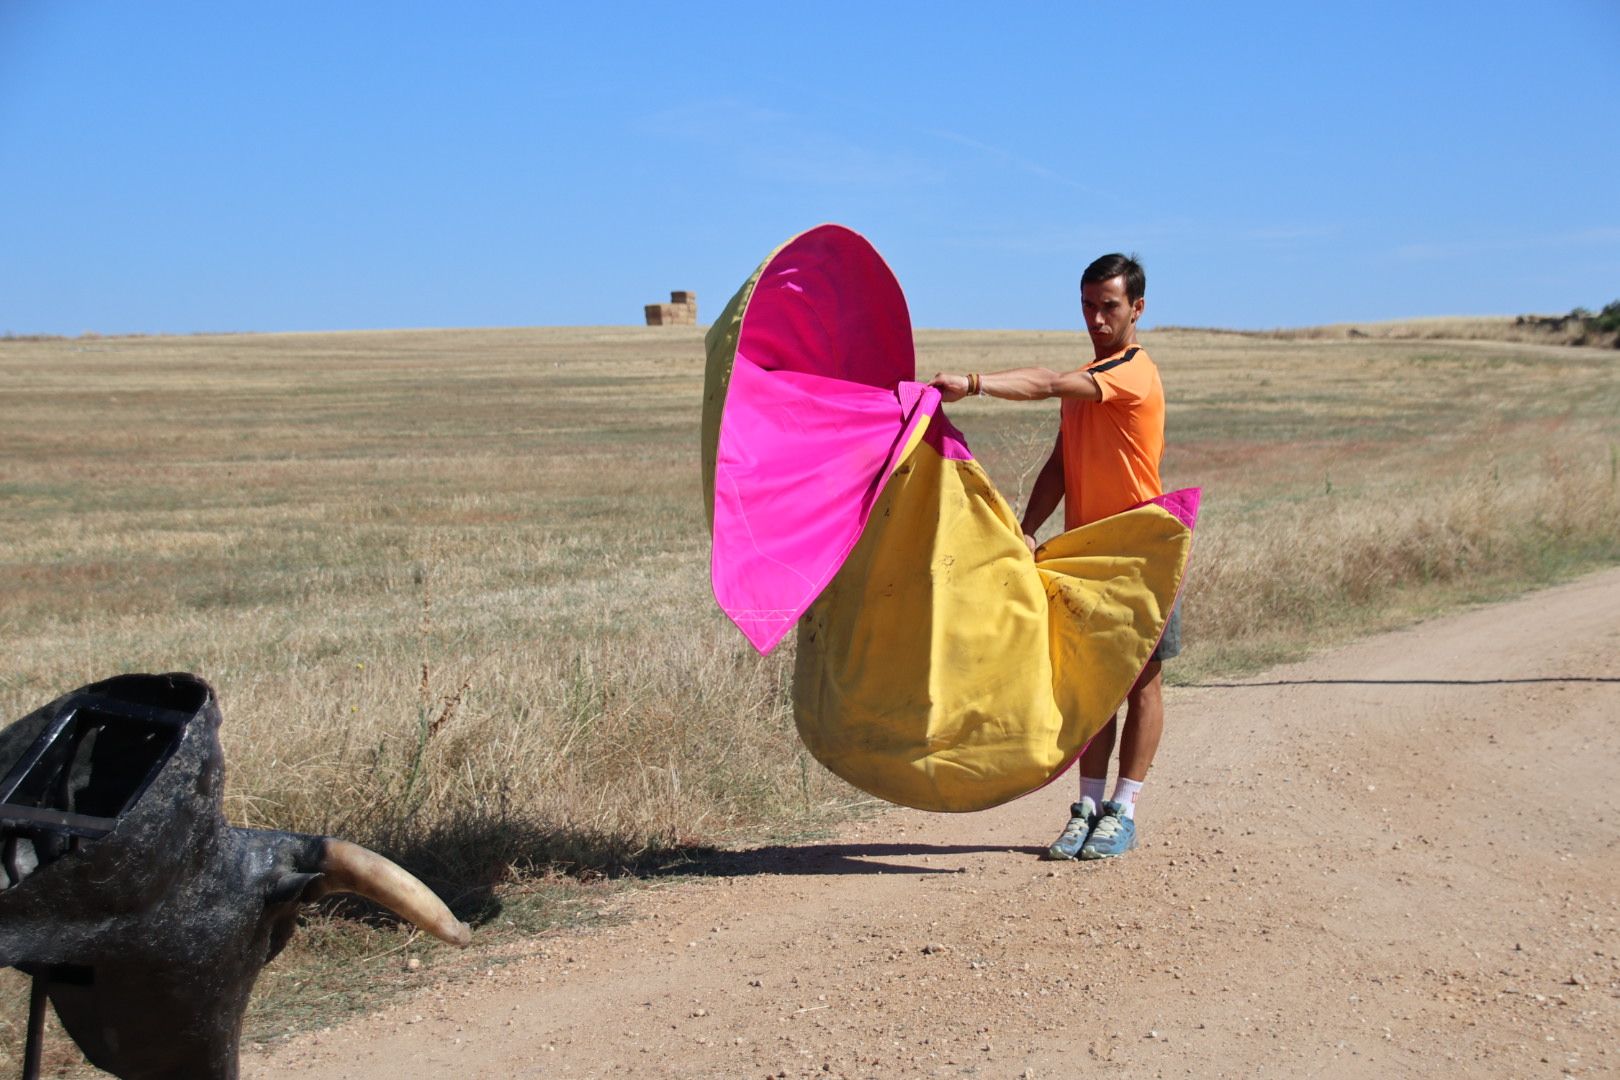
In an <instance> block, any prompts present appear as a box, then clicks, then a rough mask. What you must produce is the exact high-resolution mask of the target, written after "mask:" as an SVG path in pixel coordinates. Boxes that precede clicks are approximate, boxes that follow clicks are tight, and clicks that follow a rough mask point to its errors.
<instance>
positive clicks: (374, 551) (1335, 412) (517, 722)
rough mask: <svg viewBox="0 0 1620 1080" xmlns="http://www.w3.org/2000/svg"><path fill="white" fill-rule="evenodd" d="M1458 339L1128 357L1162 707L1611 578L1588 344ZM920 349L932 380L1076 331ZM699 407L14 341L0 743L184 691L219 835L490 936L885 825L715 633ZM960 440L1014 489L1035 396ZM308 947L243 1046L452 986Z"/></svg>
mask: <svg viewBox="0 0 1620 1080" xmlns="http://www.w3.org/2000/svg"><path fill="white" fill-rule="evenodd" d="M1614 307H1615V305H1610V308H1614ZM1610 308H1605V309H1604V313H1602V315H1600V316H1597V317H1594V318H1595V319H1601V318H1603V317H1606V316H1607V315H1608V314H1610ZM1614 314H1615V315H1616V317H1620V311H1616V312H1615V313H1614ZM1467 336H1468V335H1466V334H1462V333H1459V334H1458V336H1454V337H1446V338H1442V337H1435V338H1433V339H1430V338H1426V337H1423V336H1401V335H1397V334H1393V333H1390V334H1383V333H1376V332H1374V330H1373V329H1364V330H1363V331H1362V332H1361V334H1360V336H1352V335H1349V334H1344V335H1330V334H1323V335H1321V336H1319V337H1314V338H1313V337H1310V336H1307V335H1293V336H1289V335H1283V334H1273V335H1235V334H1227V333H1219V332H1213V331H1191V330H1165V331H1159V332H1149V334H1148V335H1147V336H1146V344H1147V345H1148V347H1149V348H1150V349H1151V351H1152V352H1153V355H1154V357H1155V359H1156V360H1157V361H1158V363H1159V365H1160V367H1161V369H1162V371H1163V373H1164V379H1165V384H1166V389H1167V392H1168V396H1169V400H1170V409H1169V428H1170V431H1169V445H1170V450H1169V455H1168V457H1167V460H1166V463H1165V473H1166V482H1167V485H1168V486H1172V487H1176V486H1190V485H1198V486H1202V487H1203V488H1204V490H1205V510H1204V518H1203V521H1202V522H1201V525H1200V531H1199V534H1198V540H1197V543H1196V546H1195V552H1194V568H1193V571H1192V576H1191V579H1190V583H1189V585H1188V590H1187V594H1186V600H1185V603H1186V625H1187V639H1188V651H1187V653H1186V654H1185V655H1184V658H1183V659H1182V660H1181V661H1179V662H1178V663H1177V664H1176V665H1173V666H1172V667H1171V668H1170V669H1169V671H1168V673H1169V675H1170V677H1171V680H1172V683H1175V682H1182V683H1186V682H1195V681H1198V680H1200V679H1203V678H1206V677H1208V676H1210V675H1213V674H1216V673H1220V674H1230V673H1233V672H1236V671H1241V670H1252V669H1255V668H1256V667H1258V666H1260V665H1264V664H1268V663H1271V662H1274V661H1277V660H1281V659H1286V658H1288V657H1292V656H1297V655H1300V654H1301V653H1303V652H1304V651H1307V650H1309V649H1311V648H1314V647H1318V646H1321V645H1323V644H1327V643H1330V642H1333V641H1337V640H1340V639H1343V638H1345V637H1348V636H1352V635H1356V634H1362V633H1366V632H1368V631H1371V630H1375V629H1379V628H1383V627H1388V626H1392V625H1397V624H1400V623H1403V622H1408V621H1411V620H1413V619H1416V618H1420V617H1423V616H1426V615H1429V614H1432V613H1434V612H1438V611H1441V610H1444V609H1446V608H1449V607H1453V606H1456V605H1458V604H1463V603H1471V602H1479V601H1484V600H1489V599H1493V598H1499V597H1502V596H1506V595H1509V594H1512V593H1514V592H1517V591H1522V590H1523V589H1525V588H1528V587H1532V586H1535V585H1538V584H1543V583H1548V582H1552V581H1556V580H1560V579H1563V578H1566V577H1569V576H1571V575H1574V574H1577V573H1580V572H1582V571H1585V570H1588V569H1591V568H1594V567H1598V566H1602V565H1608V564H1613V563H1615V562H1620V527H1617V526H1620V368H1617V367H1616V359H1615V355H1614V353H1613V352H1612V351H1607V350H1600V349H1591V348H1574V347H1568V346H1563V345H1557V344H1546V343H1542V342H1536V341H1501V340H1465V338H1466V337H1467ZM918 342H919V359H918V366H919V369H920V370H921V371H922V373H923V375H924V377H926V375H927V374H928V373H930V372H932V371H934V370H936V369H938V370H953V371H975V370H977V371H983V370H993V369H996V368H1001V367H1007V366H1014V365H1021V364H1031V363H1039V364H1044V365H1047V366H1052V367H1059V366H1067V365H1070V364H1072V363H1073V360H1074V357H1075V355H1076V354H1075V349H1076V348H1077V347H1078V345H1079V344H1080V343H1079V342H1078V340H1077V338H1076V336H1075V335H1066V334H1056V333H1022V332H995V333H992V332H969V331H923V332H920V333H919V335H918ZM701 384H702V332H701V330H694V329H687V328H607V329H595V330H592V329H546V330H506V331H421V332H410V333H405V332H397V333H366V334H327V335H263V336H219V337H207V336H199V337H185V338H160V337H151V338H101V339H96V338H81V339H61V340H10V341H4V342H0V388H3V391H4V400H5V402H6V406H5V409H4V412H3V413H0V597H3V600H0V645H3V648H4V650H5V654H6V655H7V657H8V658H9V663H8V664H7V665H6V668H5V670H3V671H0V722H6V723H9V722H10V721H12V720H15V719H16V718H18V717H20V716H22V715H23V714H25V713H27V712H28V711H30V710H32V709H34V708H36V707H37V706H39V705H41V704H43V703H44V702H46V701H48V700H50V699H51V698H53V697H55V696H57V695H59V694H61V693H63V692H65V691H67V690H69V689H72V688H73V687H75V686H78V685H80V684H82V683H85V682H88V681H91V680H93V679H98V678H103V677H106V676H108V675H111V674H114V673H117V672H121V671H168V670H189V671H194V672H197V673H199V674H201V675H202V676H204V677H205V678H207V679H209V680H210V681H211V682H212V683H213V684H214V686H215V688H216V689H217V690H218V692H219V695H220V698H221V702H222V707H223V711H224V716H225V726H224V728H223V732H222V734H223V739H224V742H225V748H226V760H227V762H228V766H229V770H230V772H229V792H228V801H227V813H228V814H229V816H230V817H231V819H232V820H233V821H234V822H236V823H238V824H243V825H255V826H266V827H275V828H287V829H296V830H301V831H307V832H327V833H332V834H336V835H341V836H345V837H347V838H349V839H353V840H356V841H358V842H360V843H363V844H366V845H368V846H371V847H374V848H376V849H377V850H379V851H382V852H383V853H385V854H388V855H390V856H391V857H394V858H396V859H398V860H399V861H401V862H403V863H405V864H406V865H407V866H408V867H409V868H411V869H412V870H413V871H415V872H417V873H419V874H420V875H421V876H422V877H424V878H425V879H426V880H427V881H429V883H431V884H433V885H434V886H435V887H436V888H438V889H439V890H440V891H441V893H443V894H444V895H445V896H446V898H447V899H448V900H450V901H451V903H452V905H453V906H454V907H456V908H457V910H458V912H459V913H460V914H462V915H463V916H465V917H470V918H472V919H474V920H475V922H478V923H479V926H478V928H477V929H478V930H479V932H480V934H481V936H482V938H483V940H485V941H486V942H495V943H497V944H498V943H500V942H503V941H505V942H512V941H515V940H517V939H518V938H519V937H521V936H522V935H525V934H530V933H532V932H533V931H534V930H536V929H543V928H545V927H547V926H550V925H554V924H555V923H556V922H557V921H558V920H559V919H564V920H565V919H568V918H573V917H574V915H573V913H575V912H584V911H594V912H600V911H601V910H603V909H602V907H601V905H600V903H599V902H598V901H599V900H600V898H602V897H604V896H611V895H614V891H615V890H616V889H617V888H619V887H621V885H622V883H623V882H624V881H625V880H627V879H634V878H637V877H643V878H644V877H646V876H649V875H656V874H661V873H666V872H670V871H671V870H672V869H678V868H679V866H680V865H681V860H682V859H683V858H685V857H686V856H687V854H688V853H690V852H691V851H692V849H694V848H701V847H703V846H705V845H718V844H727V843H769V842H788V841H792V840H793V839H796V838H803V837H806V836H809V835H814V834H815V833H816V831H817V830H825V829H826V828H828V827H829V826H830V825H831V824H833V823H835V822H837V821H839V820H841V819H843V818H846V817H847V816H848V815H850V814H852V813H864V812H870V811H871V810H873V809H874V807H873V804H872V803H871V801H870V800H868V799H866V798H865V797H864V796H862V795H860V794H859V793H857V792H854V791H853V790H851V789H850V788H848V787H846V786H844V785H843V784H842V783H841V782H839V781H837V780H835V779H834V778H832V777H831V776H829V775H828V774H827V773H826V772H825V771H824V770H822V769H821V768H820V767H819V766H817V765H816V764H815V763H814V762H813V761H812V760H810V759H809V758H808V756H807V755H806V754H805V752H804V751H803V749H802V748H801V747H800V745H799V743H798V740H797V738H796V736H795V734H794V731H793V727H792V719H791V709H790V704H789V701H788V697H787V694H788V673H789V671H790V670H791V656H790V654H791V643H789V644H786V645H784V646H783V647H782V648H781V649H780V650H779V652H778V654H777V655H773V656H771V657H769V658H764V659H761V658H759V657H758V656H756V655H755V654H754V653H753V651H752V649H751V648H750V647H749V646H748V645H747V644H746V643H745V642H744V640H743V638H742V636H741V635H740V634H739V633H737V632H736V631H735V630H734V629H733V628H732V627H731V626H730V624H729V623H727V622H725V620H724V618H723V617H722V616H721V615H720V614H719V613H718V612H717V611H716V609H715V607H714V604H713V601H712V598H711V596H710V592H709V588H708V581H707V569H708V563H707V557H708V537H707V532H706V527H705V524H704V511H703V507H702V506H701V504H700V493H699V478H698V465H697V456H698V455H697V421H698V403H699V398H700V393H701ZM951 416H952V418H953V420H955V421H956V422H957V423H958V424H959V425H960V426H961V427H962V428H963V430H964V431H965V433H966V434H967V436H968V440H969V443H970V445H972V446H973V447H974V449H975V451H976V452H977V453H978V454H979V456H980V457H981V459H983V460H984V461H985V463H986V465H987V467H988V468H989V469H990V471H991V473H992V475H993V476H994V477H995V478H996V479H997V482H998V484H999V485H1000V486H1001V487H1002V490H1003V491H1004V492H1005V493H1007V495H1008V497H1009V498H1010V499H1013V500H1014V501H1017V499H1018V497H1019V496H1020V493H1021V492H1022V491H1023V490H1025V489H1026V488H1027V484H1028V482H1029V481H1030V480H1031V479H1032V478H1033V475H1034V470H1035V469H1036V468H1038V467H1039V464H1040V461H1041V460H1043V459H1044V456H1045V454H1046V452H1047V450H1048V449H1049V447H1050V441H1051V437H1052V434H1053V432H1054V431H1055V425H1056V408H1055V406H1053V405H1051V404H1050V403H1046V404H1032V405H1013V404H1009V403H1005V402H989V401H984V400H970V401H968V402H964V403H963V404H962V405H960V406H953V407H952V408H951ZM1505 632H1510V631H1506V630H1505ZM313 924H314V925H313V926H312V927H310V928H308V929H307V930H306V932H305V933H304V934H303V935H302V936H301V937H299V938H296V939H295V942H294V946H293V948H292V950H291V952H290V954H289V956H288V957H286V958H283V960H282V961H279V962H278V963H277V964H275V965H272V966H271V968H270V969H268V970H267V972H266V976H265V980H264V982H263V983H262V984H261V985H262V987H263V988H264V992H263V993H261V995H260V997H261V1006H260V1009H259V1012H258V1013H256V1017H257V1018H256V1019H255V1020H254V1021H253V1023H254V1025H255V1032H256V1035H257V1037H264V1036H265V1035H268V1034H273V1033H274V1032H276V1031H278V1030H282V1029H284V1028H285V1027H287V1026H288V1025H289V1024H291V1023H296V1022H303V1021H299V1020H296V1019H293V1018H292V1017H294V1016H295V1014H301V1013H302V1012H306V1011H308V1010H310V1009H317V1014H318V1015H330V1011H326V1012H319V1011H318V1010H319V1009H321V1008H325V1009H327V1010H330V1008H331V1007H333V1005H334V1003H335V1004H336V1005H338V1006H341V1007H361V1006H363V1003H364V1001H365V997H364V995H363V994H355V993H352V992H351V991H350V990H347V989H341V988H339V987H340V985H342V984H348V983H352V982H353V981H354V978H355V974H356V973H357V972H360V973H363V974H364V975H365V978H366V979H368V980H371V979H375V980H376V981H377V982H379V983H382V984H387V985H395V984H410V983H412V981H413V980H417V979H419V978H421V976H420V975H419V974H413V972H416V971H417V969H415V968H412V967H409V966H408V965H407V963H406V961H407V959H408V958H411V957H415V956H417V955H418V954H419V955H420V958H421V959H422V960H423V962H424V964H425V965H426V966H425V968H423V969H422V970H432V968H433V965H434V964H436V963H441V962H444V963H451V964H461V965H466V964H467V963H469V961H465V960H451V959H448V958H446V957H445V956H444V955H443V954H444V953H445V952H446V951H445V950H434V949H423V948H422V947H421V946H420V944H419V943H416V942H413V941H411V940H410V939H409V938H408V936H407V935H405V934H404V933H403V932H401V931H394V930H386V929H385V930H384V931H383V932H381V933H379V932H377V931H375V930H371V929H366V928H364V927H363V926H362V927H359V928H356V926H355V925H354V924H352V923H351V922H350V920H347V919H336V918H332V917H330V916H321V917H318V918H316V919H314V920H313ZM334 957H335V958H336V959H335V960H334ZM476 962H477V963H488V962H490V961H489V960H488V959H487V956H486V957H485V958H483V959H480V960H478V961H476ZM323 972H324V974H323ZM0 993H3V994H4V995H5V997H6V998H7V999H9V1000H11V1001H12V1002H17V1003H20V1002H21V1001H22V1000H23V991H22V984H21V980H20V979H13V980H12V981H10V982H7V983H5V984H4V986H3V987H0ZM265 1002H269V1003H270V1004H269V1005H265V1004H264V1003H265ZM316 1002H328V1004H327V1005H325V1006H317V1005H316V1004H312V1003H316ZM22 1016H23V1009H22V1006H21V1004H17V1005H16V1006H15V1007H8V1008H6V1009H4V1010H0V1059H8V1058H12V1057H14V1054H13V1053H12V1051H13V1049H14V1048H15V1047H16V1046H17V1044H18V1039H19V1038H20V1029H21V1021H22Z"/></svg>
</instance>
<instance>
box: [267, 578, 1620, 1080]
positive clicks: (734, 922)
mask: <svg viewBox="0 0 1620 1080" xmlns="http://www.w3.org/2000/svg"><path fill="white" fill-rule="evenodd" d="M1169 716H1170V729H1169V732H1170V733H1169V736H1168V738H1167V741H1166V744H1165V747H1164V750H1163V751H1162V753H1161V755H1160V759H1159V763H1158V766H1157V768H1156V770H1155V773H1154V775H1153V777H1152V779H1151V782H1150V783H1149V785H1148V787H1147V789H1146V790H1145V791H1144V793H1143V797H1142V803H1141V811H1140V814H1141V824H1142V829H1143V837H1144V846H1143V847H1142V848H1141V849H1139V850H1138V851H1136V852H1135V853H1133V854H1132V855H1131V856H1129V857H1128V858H1126V859H1123V860H1121V861H1119V862H1116V863H1112V864H1104V865H1094V866H1092V865H1078V864H1052V863H1045V862H1040V861H1038V860H1037V859H1036V857H1035V856H1036V854H1037V852H1038V851H1039V850H1040V848H1041V847H1043V846H1044V845H1045V843H1046V842H1047V841H1049V840H1050V839H1051V837H1052V835H1055V833H1056V832H1057V830H1058V828H1059V827H1060V826H1061V824H1062V821H1063V818H1064V817H1065V814H1066V805H1067V803H1068V802H1069V801H1070V798H1071V797H1072V794H1071V791H1070V780H1069V778H1065V779H1064V780H1062V781H1060V782H1059V784H1058V785H1057V786H1056V787H1055V788H1054V789H1050V790H1048V791H1045V792H1041V793H1039V794H1036V795H1034V796H1032V797H1029V798H1026V799H1023V800H1021V801H1019V802H1017V803H1015V804H1013V805H1011V806H1007V807H1003V808H1001V809H999V810H996V811H993V812H989V813H984V814H977V815H971V816H964V817H948V816H938V815H927V814H920V813H913V812H909V811H905V812H903V811H896V812H894V813H891V814H887V815H884V816H882V817H880V818H878V819H875V820H872V821H869V822H866V823H863V824H861V825H859V826H855V827H852V828H851V829H850V830H849V831H848V832H847V833H846V834H845V835H843V836H841V837H840V838H839V839H838V840H837V842H834V843H826V844H808V845H804V846H801V847H795V848H776V849H766V850H761V851H754V852H742V853H738V854H736V855H735V856H732V857H730V858H729V860H728V861H726V862H724V863H722V864H720V865H717V866H716V867H714V870H715V876H713V877H710V878H707V879H703V880H699V881H695V882H687V883H680V884H676V885H673V886H670V887H666V888H660V889H653V890H650V891H646V892H642V893H639V894H637V895H636V896H635V897H634V898H633V899H632V900H630V901H629V905H630V909H629V911H628V912H627V913H626V914H627V921H625V922H623V923H621V924H619V925H616V926H612V927H606V928H601V929H598V930H596V931H594V932H590V933H586V934H583V935H580V934H574V935H562V936H556V937H549V938H545V939H541V940H538V941H537V942H536V943H535V947H534V951H533V954H532V955H530V956H528V957H526V958H525V959H523V960H521V961H519V962H516V963H513V964H510V965H508V966H505V967H500V968H496V969H493V970H492V972H491V973H489V974H488V975H486V976H485V977H482V978H476V979H474V980H472V981H471V982H467V983H452V984H447V985H441V986H437V987H429V988H425V989H424V991H423V992H422V993H421V994H420V995H418V996H416V997H414V998H412V999H410V1000H407V1001H405V1002H403V1003H401V1004H399V1005H398V1006H396V1007H394V1008H392V1009H390V1010H389V1011H387V1012H385V1013H382V1014H378V1015H376V1016H373V1017H370V1018H367V1019H364V1020H361V1021H359V1022H356V1023H353V1024H351V1025H349V1026H347V1027H344V1028H341V1029H337V1030H333V1031H328V1032H325V1033H322V1034H320V1035H317V1036H311V1037H306V1038H303V1039H301V1040H297V1041H295V1042H292V1043H290V1044H288V1045H286V1046H283V1047H280V1048H278V1049H276V1050H275V1051H274V1052H272V1053H269V1054H261V1055H257V1056H252V1055H250V1056H249V1057H248V1059H247V1060H246V1061H245V1062H244V1074H245V1075H246V1076H248V1077H253V1078H261V1080H262V1078H268V1077H300V1078H313V1077H387V1078H390V1080H408V1078H412V1077H438V1076H445V1075H458V1076H464V1077H474V1076H478V1077H483V1076H489V1077H504V1076H580V1077H586V1076H620V1075H635V1076H704V1077H707V1076H714V1077H748V1076H753V1077H766V1076H783V1077H797V1076H824V1075H829V1074H830V1075H832V1076H848V1077H868V1076H874V1077H875V1076H885V1077H887V1076H894V1077H901V1076H985V1077H1064V1076H1077V1075H1082V1074H1085V1075H1092V1074H1097V1073H1104V1074H1118V1075H1131V1076H1157V1075H1165V1076H1198V1077H1205V1076H1212V1077H1218V1076H1233V1077H1238V1076H1241V1077H1249V1076H1257V1075H1267V1076H1272V1075H1280V1076H1318V1075H1320V1076H1330V1077H1362V1076H1366V1077H1373V1076H1377V1077H1388V1076H1431V1075H1433V1076H1489V1077H1534V1076H1550V1077H1559V1076H1563V1075H1574V1076H1598V1075H1608V1076H1614V1075H1620V921H1617V920H1620V726H1617V724H1616V720H1617V719H1620V571H1611V572H1608V573H1605V574H1600V575H1598V576H1595V577H1591V578H1588V579H1585V580H1583V581H1581V582H1578V583H1575V584H1572V585H1568V586H1564V587H1560V588H1557V589H1553V590H1550V591H1547V592H1543V593H1540V594H1537V595H1535V596H1532V597H1529V598H1527V599H1524V600H1521V601H1518V602H1515V603H1511V604H1508V605H1504V606H1499V607H1494V608H1485V609H1479V610H1475V611H1471V612H1467V613H1465V614H1462V615H1459V616H1454V617H1450V618H1446V619H1443V620H1437V621H1434V622H1431V623H1427V624H1424V625H1421V626H1418V627H1415V628H1413V629H1410V630H1407V631H1404V632H1400V633H1396V634H1391V635H1386V636H1383V637H1378V638H1375V639H1371V640H1367V641H1364V642H1361V643H1359V644H1356V645H1353V646H1351V647H1348V648H1343V649H1340V650H1337V651H1335V652H1333V653H1331V654H1326V655H1323V656H1320V657H1318V658H1316V659H1314V660H1311V661H1309V662H1306V663H1301V664H1296V665H1293V666H1289V667H1284V668H1278V669H1275V670H1273V671H1270V672H1267V673H1265V674H1263V675H1259V676H1256V677H1253V678H1247V679H1242V680H1231V681H1227V682H1217V683H1209V684H1205V685H1200V686H1195V687H1187V688H1182V689H1178V690H1175V691H1173V692H1172V693H1171V695H1170V698H1169Z"/></svg>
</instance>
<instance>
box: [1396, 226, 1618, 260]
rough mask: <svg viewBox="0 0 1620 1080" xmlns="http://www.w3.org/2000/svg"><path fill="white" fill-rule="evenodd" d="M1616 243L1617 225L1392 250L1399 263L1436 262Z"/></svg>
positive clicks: (1429, 242)
mask: <svg viewBox="0 0 1620 1080" xmlns="http://www.w3.org/2000/svg"><path fill="white" fill-rule="evenodd" d="M1614 244H1620V228H1614V227H1611V226H1600V227H1597V228H1591V229H1575V230H1572V231H1569V232H1560V233H1543V234H1539V235H1536V236H1492V237H1480V238H1478V239H1474V240H1439V241H1425V242H1421V243H1415V244H1402V245H1400V246H1399V247H1397V248H1395V249H1394V253H1393V254H1394V256H1395V258H1397V259H1399V260H1401V261H1402V262H1440V261H1444V260H1448V259H1471V258H1477V257H1479V256H1482V255H1503V254H1511V253H1513V252H1522V251H1565V250H1570V249H1578V248H1589V247H1608V246H1610V245H1614Z"/></svg>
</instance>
